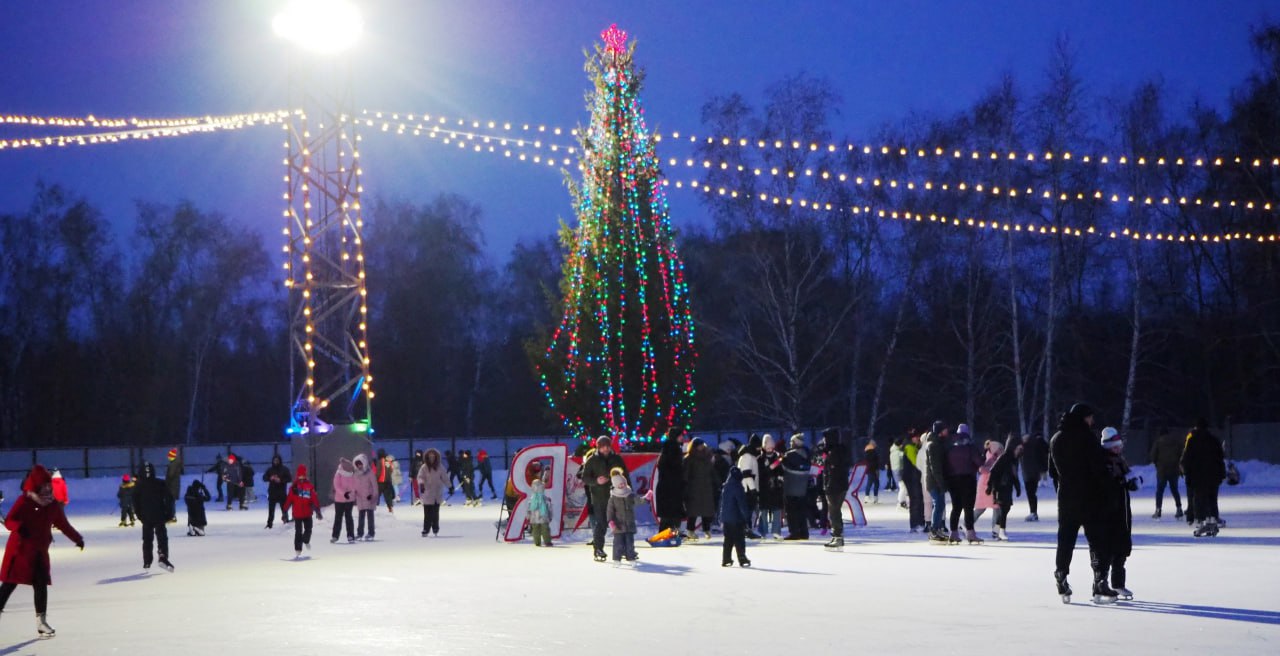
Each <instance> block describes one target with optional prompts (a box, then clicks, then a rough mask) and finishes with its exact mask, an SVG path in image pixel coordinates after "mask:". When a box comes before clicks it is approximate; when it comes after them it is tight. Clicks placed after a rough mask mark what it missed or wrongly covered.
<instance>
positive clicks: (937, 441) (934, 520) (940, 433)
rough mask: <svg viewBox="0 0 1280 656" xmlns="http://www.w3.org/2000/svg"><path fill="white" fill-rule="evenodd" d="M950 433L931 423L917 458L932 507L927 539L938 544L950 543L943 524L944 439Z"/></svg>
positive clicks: (946, 429) (944, 499)
mask: <svg viewBox="0 0 1280 656" xmlns="http://www.w3.org/2000/svg"><path fill="white" fill-rule="evenodd" d="M950 433H951V429H949V428H947V427H946V425H944V424H943V423H942V422H941V421H935V422H933V430H931V431H929V432H928V433H925V434H924V435H923V436H922V438H921V449H920V455H918V456H917V458H919V459H920V460H921V461H922V462H923V466H921V468H920V470H921V471H922V472H923V473H924V488H925V491H926V492H928V493H929V500H930V502H931V505H932V513H931V516H930V518H929V524H928V527H929V539H930V540H931V541H933V542H939V543H949V542H951V536H950V535H948V534H947V528H946V525H945V523H944V522H943V517H944V516H945V515H946V512H947V474H946V462H947V451H946V439H947V436H948V435H950Z"/></svg>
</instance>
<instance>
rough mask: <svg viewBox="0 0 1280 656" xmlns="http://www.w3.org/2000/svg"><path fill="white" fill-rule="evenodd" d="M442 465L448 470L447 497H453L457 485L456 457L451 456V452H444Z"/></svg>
mask: <svg viewBox="0 0 1280 656" xmlns="http://www.w3.org/2000/svg"><path fill="white" fill-rule="evenodd" d="M444 464H445V466H446V467H448V468H449V496H453V493H454V491H455V490H456V489H457V488H456V484H457V483H458V457H457V456H455V455H453V450H451V449H450V450H447V451H445V452H444Z"/></svg>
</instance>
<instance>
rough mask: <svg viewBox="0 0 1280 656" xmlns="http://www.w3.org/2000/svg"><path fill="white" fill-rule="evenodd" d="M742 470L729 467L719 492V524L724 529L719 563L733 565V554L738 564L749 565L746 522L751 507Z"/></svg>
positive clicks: (748, 518) (748, 520)
mask: <svg viewBox="0 0 1280 656" xmlns="http://www.w3.org/2000/svg"><path fill="white" fill-rule="evenodd" d="M742 480H743V479H742V470H741V469H739V468H738V467H732V468H730V469H729V477H728V478H727V479H726V480H725V482H724V487H723V490H722V491H721V492H720V526H721V527H722V528H723V529H724V546H723V547H722V548H721V556H720V565H721V566H723V567H733V555H734V553H735V552H736V553H737V555H738V565H739V566H741V567H751V561H750V560H747V534H746V529H747V524H748V523H749V522H750V521H751V507H750V506H749V505H748V504H747V495H746V491H745V490H744V489H743V485H742Z"/></svg>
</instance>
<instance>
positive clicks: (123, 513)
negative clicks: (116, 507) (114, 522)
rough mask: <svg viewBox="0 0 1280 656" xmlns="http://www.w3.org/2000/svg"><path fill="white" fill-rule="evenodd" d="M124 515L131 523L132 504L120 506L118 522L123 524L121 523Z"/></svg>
mask: <svg viewBox="0 0 1280 656" xmlns="http://www.w3.org/2000/svg"><path fill="white" fill-rule="evenodd" d="M125 516H128V518H129V523H130V524H132V523H133V522H134V517H133V506H128V507H125V506H121V507H120V523H121V524H123V523H124V520H125Z"/></svg>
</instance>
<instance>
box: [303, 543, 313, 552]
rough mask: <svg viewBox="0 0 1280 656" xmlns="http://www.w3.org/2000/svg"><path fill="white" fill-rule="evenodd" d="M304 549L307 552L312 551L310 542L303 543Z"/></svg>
mask: <svg viewBox="0 0 1280 656" xmlns="http://www.w3.org/2000/svg"><path fill="white" fill-rule="evenodd" d="M302 548H303V549H306V550H307V551H311V543H310V542H303V543H302Z"/></svg>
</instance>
